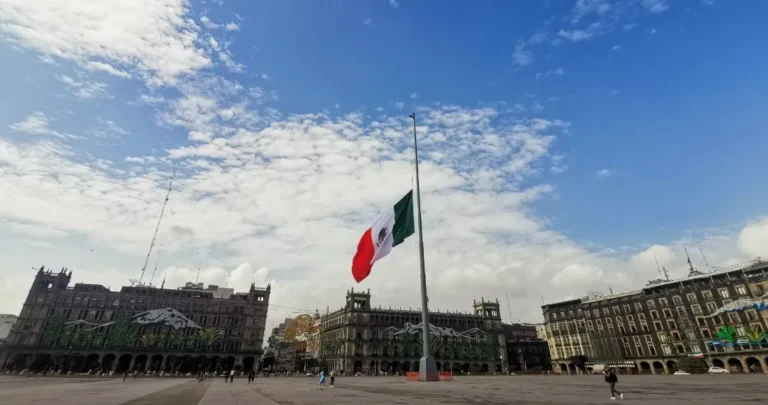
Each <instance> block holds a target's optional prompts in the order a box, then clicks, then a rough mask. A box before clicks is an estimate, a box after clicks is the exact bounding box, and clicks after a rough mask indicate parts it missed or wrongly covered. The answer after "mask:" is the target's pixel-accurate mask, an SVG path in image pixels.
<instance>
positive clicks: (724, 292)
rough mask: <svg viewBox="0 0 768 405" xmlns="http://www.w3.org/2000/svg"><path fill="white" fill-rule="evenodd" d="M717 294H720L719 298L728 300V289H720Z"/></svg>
mask: <svg viewBox="0 0 768 405" xmlns="http://www.w3.org/2000/svg"><path fill="white" fill-rule="evenodd" d="M717 293H718V294H720V297H721V298H728V297H729V295H728V289H727V288H721V289H719V290H717Z"/></svg>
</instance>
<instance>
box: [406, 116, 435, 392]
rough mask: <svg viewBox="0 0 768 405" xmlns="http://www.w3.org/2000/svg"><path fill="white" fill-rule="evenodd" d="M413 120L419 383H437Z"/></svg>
mask: <svg viewBox="0 0 768 405" xmlns="http://www.w3.org/2000/svg"><path fill="white" fill-rule="evenodd" d="M409 117H411V118H412V119H413V154H414V157H415V164H416V217H417V221H418V226H419V265H420V267H421V327H422V332H421V334H422V339H421V340H422V341H423V346H422V357H421V361H420V362H419V381H439V380H440V375H439V374H438V370H437V364H436V363H435V358H434V357H432V356H431V355H430V353H429V339H430V333H429V307H428V306H427V303H428V302H429V299H428V298H427V273H426V271H425V270H424V267H425V266H424V236H423V234H424V232H423V231H422V228H421V187H420V186H419V146H418V141H417V139H416V113H411V115H409Z"/></svg>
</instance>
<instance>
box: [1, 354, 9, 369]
mask: <svg viewBox="0 0 768 405" xmlns="http://www.w3.org/2000/svg"><path fill="white" fill-rule="evenodd" d="M11 355H12V354H11V352H9V351H4V352H2V353H0V371H2V370H5V364H6V363H7V362H8V359H10V358H11Z"/></svg>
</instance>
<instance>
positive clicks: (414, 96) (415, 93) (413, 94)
mask: <svg viewBox="0 0 768 405" xmlns="http://www.w3.org/2000/svg"><path fill="white" fill-rule="evenodd" d="M418 97H419V93H417V92H415V91H414V92H413V93H411V98H418Z"/></svg>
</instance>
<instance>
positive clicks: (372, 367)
mask: <svg viewBox="0 0 768 405" xmlns="http://www.w3.org/2000/svg"><path fill="white" fill-rule="evenodd" d="M376 366H377V364H376V360H371V363H370V364H369V365H368V371H370V372H371V373H377V371H378V370H377V367H376Z"/></svg>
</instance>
